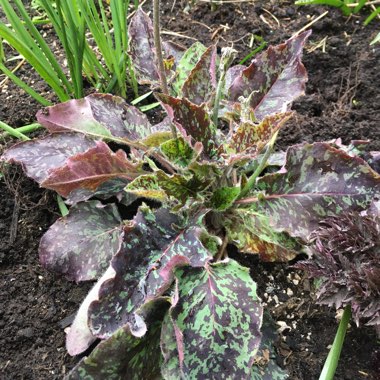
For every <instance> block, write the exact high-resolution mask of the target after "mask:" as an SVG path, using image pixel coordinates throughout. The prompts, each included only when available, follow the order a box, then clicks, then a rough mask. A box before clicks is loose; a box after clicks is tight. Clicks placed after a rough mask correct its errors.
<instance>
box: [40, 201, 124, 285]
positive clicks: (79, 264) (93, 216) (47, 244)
mask: <svg viewBox="0 0 380 380" xmlns="http://www.w3.org/2000/svg"><path fill="white" fill-rule="evenodd" d="M121 223H122V221H121V218H120V215H119V212H118V211H117V208H116V206H115V205H112V204H109V205H106V206H102V204H101V203H100V202H98V201H91V202H86V203H80V204H78V205H77V206H74V207H71V208H70V213H69V214H68V215H67V216H65V217H63V218H60V219H58V220H57V221H56V222H55V223H54V224H53V225H52V226H51V227H50V228H49V230H48V231H47V232H46V233H45V234H44V235H43V237H42V239H41V242H40V247H39V254H40V261H41V264H42V265H43V266H44V267H45V268H47V269H49V270H52V271H55V272H59V273H62V274H64V275H66V277H67V278H68V279H69V280H73V281H76V282H79V281H87V280H94V279H97V278H99V277H100V275H101V274H102V273H103V272H104V271H105V270H106V269H107V268H108V266H109V262H110V260H111V258H112V256H113V255H114V254H115V253H116V252H117V251H118V249H119V247H120V244H121V234H122V225H121Z"/></svg>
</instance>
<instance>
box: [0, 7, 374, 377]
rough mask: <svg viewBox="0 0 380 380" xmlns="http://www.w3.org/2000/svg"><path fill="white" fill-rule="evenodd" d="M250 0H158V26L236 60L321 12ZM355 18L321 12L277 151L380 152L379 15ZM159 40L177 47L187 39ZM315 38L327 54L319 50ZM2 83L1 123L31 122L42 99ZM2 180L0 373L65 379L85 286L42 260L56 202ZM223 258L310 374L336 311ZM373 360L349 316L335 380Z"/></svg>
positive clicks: (18, 182)
mask: <svg viewBox="0 0 380 380" xmlns="http://www.w3.org/2000/svg"><path fill="white" fill-rule="evenodd" d="M259 3H261V2H255V3H253V2H242V3H238V4H224V5H222V6H220V7H218V8H217V9H216V10H215V11H211V10H210V5H209V4H208V3H203V2H199V3H198V4H197V5H194V6H193V7H192V8H190V10H189V13H188V14H186V13H184V12H183V8H184V7H183V6H182V5H181V4H180V2H179V0H177V3H176V4H175V6H174V9H173V11H171V7H172V4H173V3H172V1H170V2H167V3H166V2H163V4H162V6H163V15H162V23H163V25H164V29H165V30H168V31H172V32H173V31H175V32H178V33H182V34H183V35H185V36H187V37H191V38H196V39H199V40H200V41H201V42H203V43H205V44H206V45H209V44H211V43H216V42H218V43H219V45H220V46H224V45H227V44H228V43H229V42H231V41H234V47H235V49H237V50H238V51H239V58H240V59H241V58H243V57H244V56H245V55H246V54H247V53H248V52H249V51H250V48H249V46H248V43H249V41H250V38H251V34H257V35H260V36H262V37H263V38H264V40H265V41H267V42H268V43H269V44H275V43H279V42H282V41H284V40H285V39H287V38H288V37H290V36H291V35H292V34H293V33H294V32H296V31H298V30H299V29H300V28H301V27H303V26H304V25H306V24H307V23H308V22H310V21H311V20H312V19H314V18H316V17H317V16H319V15H320V14H322V13H323V12H324V11H325V10H326V9H325V8H321V7H308V8H306V7H305V8H297V7H295V6H293V5H292V1H280V0H276V1H275V0H272V1H267V2H265V6H262V5H259ZM262 3H264V2H262ZM186 4H187V2H185V1H184V2H183V5H186ZM264 8H265V9H264ZM146 9H147V8H146ZM362 21H363V18H357V17H355V18H354V17H352V18H351V19H348V20H347V19H346V18H344V17H343V16H342V15H341V14H340V13H339V11H336V10H331V9H330V10H329V14H328V15H327V16H325V17H324V18H322V19H321V20H320V21H319V22H317V23H315V24H314V25H313V35H312V36H311V38H310V42H309V44H308V46H307V49H306V52H305V55H304V63H305V65H306V68H307V69H308V72H309V83H308V85H307V91H306V95H305V96H304V97H302V98H300V99H299V100H298V101H297V102H296V103H295V104H294V107H293V108H294V110H295V111H296V114H295V117H294V118H293V120H292V121H291V122H289V123H288V124H287V127H286V128H285V129H284V130H283V132H282V133H281V137H280V141H279V146H280V148H285V147H286V146H288V145H291V144H295V143H299V142H302V141H318V140H329V139H333V138H338V137H341V138H342V139H343V142H349V141H350V140H352V139H371V140H372V143H371V145H370V147H371V149H372V150H380V138H379V133H380V128H379V124H380V114H379V112H378V110H379V109H380V92H379V91H378V88H379V86H380V77H379V75H380V74H379V70H378V62H379V59H380V45H377V46H375V47H370V46H369V41H370V40H371V39H372V38H373V37H374V36H375V34H376V33H377V30H376V23H374V25H370V26H368V27H366V28H364V27H363V26H362ZM378 25H379V24H377V28H378V29H380V28H379V27H378ZM167 37H170V38H172V39H173V40H174V39H175V40H176V41H177V42H181V43H183V44H185V45H189V44H190V43H191V42H192V40H190V39H186V38H176V37H171V36H167ZM212 37H214V38H212ZM324 38H326V46H325V52H323V51H322V49H321V48H320V47H317V45H318V43H319V42H320V41H322V40H323V39H324ZM22 70H23V71H21V72H19V73H18V74H21V75H22V76H23V77H24V78H27V80H28V81H32V80H34V81H35V82H36V86H37V87H38V88H39V90H40V91H46V88H45V87H44V84H43V83H42V82H40V81H39V80H38V78H35V77H34V76H33V73H32V72H31V71H30V70H29V68H28V67H27V66H26V65H25V66H23V68H22ZM2 79H3V77H2V76H1V77H0V82H1V80H2ZM0 91H1V93H0V120H2V121H5V122H6V123H8V124H10V125H12V126H14V127H18V126H22V125H25V124H28V123H31V122H33V121H34V115H35V113H36V111H37V110H38V109H39V108H40V107H39V105H38V104H37V103H36V102H34V101H32V100H31V99H30V98H29V97H28V96H27V95H25V94H23V92H22V90H20V89H18V88H17V87H15V86H14V85H13V84H12V83H10V82H8V83H7V85H6V86H3V87H1V88H0ZM9 144H10V140H9V139H5V140H1V141H0V150H1V149H2V148H4V147H5V146H6V145H9ZM6 179H7V180H9V182H10V183H11V184H12V187H13V191H10V189H9V188H8V187H7V186H6V183H5V178H2V179H0V195H1V197H0V210H1V211H0V380H13V379H62V377H63V374H64V373H66V372H67V371H68V370H69V369H70V368H72V367H73V365H74V364H75V362H76V359H75V358H71V357H69V356H68V355H67V354H66V351H65V348H64V335H65V334H64V331H63V329H62V327H61V326H60V322H61V321H62V320H63V319H64V318H65V317H67V316H69V315H71V314H72V313H73V312H74V311H75V310H76V309H77V307H78V306H79V303H80V302H81V300H82V299H83V298H84V296H85V294H86V291H87V289H88V288H89V286H90V285H89V284H84V285H75V284H72V283H69V282H67V281H66V280H64V279H62V278H60V277H58V276H56V275H54V274H51V273H48V272H46V271H44V270H43V269H42V268H41V267H40V265H39V262H38V253H37V248H38V242H39V239H40V237H41V235H42V234H43V233H44V232H45V231H46V229H47V228H48V227H49V225H51V224H52V223H53V222H54V220H55V219H56V218H57V217H58V212H57V210H56V206H55V200H54V198H53V195H52V194H51V193H50V192H46V191H42V190H40V189H38V187H37V186H36V185H34V184H33V183H32V182H31V181H29V180H27V179H24V178H23V177H22V176H21V175H20V172H19V171H18V170H12V171H11V172H8V174H7V176H6ZM231 255H232V256H233V257H234V258H237V259H239V260H240V261H241V262H242V263H243V264H245V265H247V266H249V267H250V268H251V273H252V276H253V278H254V279H255V280H256V281H257V282H258V285H259V292H260V295H261V297H262V299H263V301H264V302H265V303H267V304H268V308H269V310H270V311H271V313H272V315H273V317H274V318H275V319H276V320H277V321H279V322H280V323H281V322H285V323H286V325H287V326H288V327H289V328H286V329H285V330H284V331H283V332H282V333H281V340H280V341H279V342H278V345H277V349H278V353H279V364H280V365H282V366H285V367H286V368H287V370H288V371H289V374H290V379H291V380H298V379H300V380H301V379H302V380H309V379H317V378H318V376H319V373H320V370H321V367H322V365H323V362H324V360H325V357H326V355H327V352H328V349H327V346H328V345H329V344H331V343H332V340H333V337H334V335H335V332H336V328H337V320H336V319H335V311H334V310H328V309H327V308H321V307H319V306H316V305H315V303H314V299H313V293H312V286H311V284H310V283H309V282H308V281H307V280H306V279H304V278H302V274H301V273H299V272H296V271H294V270H293V269H291V268H290V267H289V266H288V265H285V264H260V263H259V262H258V260H257V259H256V258H255V257H252V256H246V255H238V254H236V253H232V254H231ZM282 325H283V324H282ZM379 363H380V349H379V346H378V343H377V341H376V336H375V333H374V331H373V330H372V329H370V328H367V327H361V328H357V327H356V326H354V325H352V326H351V327H350V329H349V331H348V334H347V338H346V341H345V344H344V348H343V353H342V358H341V361H340V364H339V367H338V370H337V374H336V377H335V378H336V379H338V380H344V379H347V380H348V379H350V380H356V379H372V380H375V379H379V376H378V374H379V373H380V367H379Z"/></svg>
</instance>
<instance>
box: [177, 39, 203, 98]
mask: <svg viewBox="0 0 380 380" xmlns="http://www.w3.org/2000/svg"><path fill="white" fill-rule="evenodd" d="M206 50H207V49H206V47H205V46H204V45H202V44H201V43H200V42H198V41H197V42H195V43H194V44H193V45H191V46H190V47H189V48H188V49H187V50H186V51H185V52H184V54H183V55H182V57H181V60H180V61H179V62H178V65H177V69H176V78H175V79H174V81H173V83H172V88H173V91H174V94H175V95H178V96H181V95H182V92H181V90H182V86H183V84H184V83H185V81H186V79H187V78H188V76H189V74H190V73H191V70H193V68H194V67H195V65H196V64H197V63H198V61H199V60H200V59H201V57H202V55H203V54H204V52H205V51H206Z"/></svg>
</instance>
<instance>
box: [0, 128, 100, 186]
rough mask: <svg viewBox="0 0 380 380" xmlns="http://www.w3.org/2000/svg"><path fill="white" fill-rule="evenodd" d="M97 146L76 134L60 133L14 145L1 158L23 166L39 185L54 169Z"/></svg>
mask: <svg viewBox="0 0 380 380" xmlns="http://www.w3.org/2000/svg"><path fill="white" fill-rule="evenodd" d="M94 146H95V142H94V141H92V140H90V139H88V138H87V137H85V136H81V135H77V134H74V133H60V134H55V135H50V136H46V137H44V138H42V139H38V140H30V141H24V142H20V143H18V144H15V145H13V146H12V147H11V148H9V149H8V150H6V151H5V153H4V154H3V155H2V156H1V160H4V161H7V162H10V163H17V164H21V166H22V168H23V169H24V171H25V173H26V175H27V176H28V177H30V178H33V179H34V180H35V181H37V182H38V183H41V182H43V181H44V180H45V179H46V178H47V177H48V175H49V172H50V171H51V170H53V169H57V168H59V167H61V166H62V165H64V163H65V162H66V160H67V159H68V158H69V157H71V156H74V155H76V154H78V153H83V152H85V151H87V150H88V149H90V148H93V147H94Z"/></svg>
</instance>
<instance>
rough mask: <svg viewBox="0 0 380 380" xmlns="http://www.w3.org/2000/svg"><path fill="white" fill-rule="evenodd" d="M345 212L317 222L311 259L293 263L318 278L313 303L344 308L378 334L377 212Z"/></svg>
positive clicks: (375, 207) (379, 241)
mask: <svg viewBox="0 0 380 380" xmlns="http://www.w3.org/2000/svg"><path fill="white" fill-rule="evenodd" d="M378 207H379V205H376V203H374V204H373V205H372V207H371V208H370V209H369V210H368V211H366V212H353V211H352V212H345V213H343V214H342V215H340V216H339V217H336V216H332V217H330V218H327V219H325V220H324V221H322V222H321V223H320V227H319V228H318V229H317V230H316V231H314V232H313V233H312V235H311V239H312V241H313V245H312V252H313V258H312V259H310V260H307V261H302V262H300V263H297V264H296V267H298V268H300V269H303V270H305V271H306V273H307V274H308V276H309V277H310V278H315V279H318V290H317V302H318V303H319V304H323V305H328V306H335V307H336V308H344V307H346V306H351V311H352V316H353V319H354V321H355V322H356V324H357V325H359V322H362V323H366V324H367V325H373V326H375V328H376V329H377V331H378V332H380V213H379V208H378Z"/></svg>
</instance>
